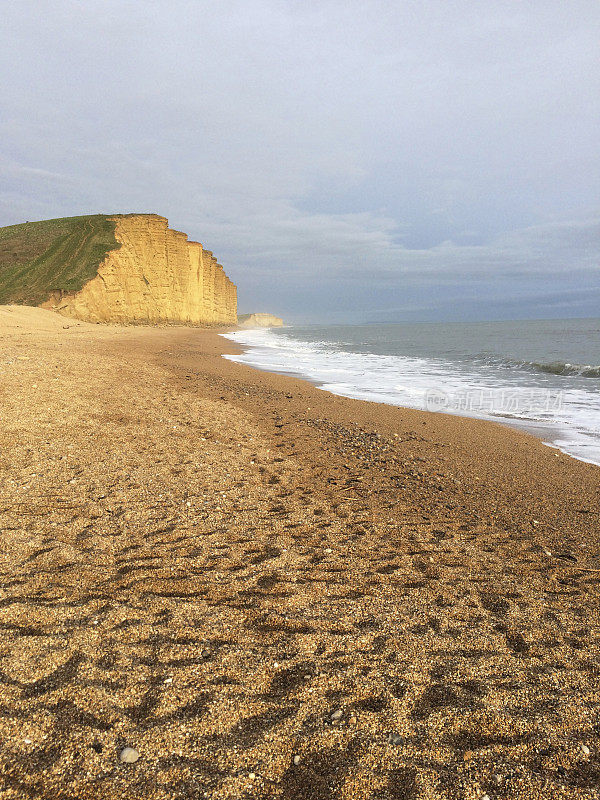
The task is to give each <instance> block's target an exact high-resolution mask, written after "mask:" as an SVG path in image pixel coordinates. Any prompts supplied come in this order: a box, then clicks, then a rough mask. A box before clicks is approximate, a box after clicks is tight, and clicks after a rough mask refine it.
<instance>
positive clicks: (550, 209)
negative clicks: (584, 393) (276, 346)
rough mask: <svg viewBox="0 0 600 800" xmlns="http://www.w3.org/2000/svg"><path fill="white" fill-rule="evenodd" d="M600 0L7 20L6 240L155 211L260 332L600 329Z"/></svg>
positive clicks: (58, 6) (246, 7) (108, 12)
mask: <svg viewBox="0 0 600 800" xmlns="http://www.w3.org/2000/svg"><path fill="white" fill-rule="evenodd" d="M599 42H600V2H598V0H569V2H565V1H564V0H557V1H555V0H414V1H413V0H389V1H388V0H369V2H365V1H364V0H360V2H357V1H355V0H302V1H300V0H298V1H297V0H281V1H276V0H242V1H241V2H237V0H231V1H230V0H220V2H215V0H211V1H210V2H203V0H197V1H196V2H185V1H184V0H85V2H81V0H35V1H34V2H31V0H3V3H2V26H1V30H0V68H1V70H2V76H3V80H2V81H1V82H0V84H1V85H0V226H2V225H10V224H13V223H17V222H23V221H25V220H34V219H47V218H53V217H61V216H70V215H78V214H92V213H99V212H102V213H128V212H155V213H158V214H161V215H163V216H166V217H168V218H169V222H170V225H171V227H174V228H176V229H178V230H183V231H185V232H186V233H188V234H189V236H190V238H192V239H196V240H199V241H201V242H202V243H203V244H205V245H206V246H207V247H208V248H209V249H210V250H212V251H213V252H214V253H215V254H216V255H217V257H218V258H219V261H220V262H221V263H222V264H223V266H224V268H225V271H226V273H227V274H228V275H229V276H230V277H231V278H232V280H234V282H235V283H236V284H237V285H238V296H239V310H240V313H241V312H252V311H268V312H271V313H275V314H278V315H279V316H282V317H284V318H285V319H286V320H287V321H290V322H326V321H331V322H335V323H337V322H354V321H355V322H378V321H405V320H407V321H419V320H462V319H464V320H471V319H522V318H540V317H541V318H543V317H546V318H548V317H581V316H600V147H599V146H598V142H599V141H600V46H599Z"/></svg>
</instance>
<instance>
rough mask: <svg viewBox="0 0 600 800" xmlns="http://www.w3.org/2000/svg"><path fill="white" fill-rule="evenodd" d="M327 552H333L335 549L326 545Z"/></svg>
mask: <svg viewBox="0 0 600 800" xmlns="http://www.w3.org/2000/svg"><path fill="white" fill-rule="evenodd" d="M325 552H326V553H333V550H332V549H331V547H326V548H325Z"/></svg>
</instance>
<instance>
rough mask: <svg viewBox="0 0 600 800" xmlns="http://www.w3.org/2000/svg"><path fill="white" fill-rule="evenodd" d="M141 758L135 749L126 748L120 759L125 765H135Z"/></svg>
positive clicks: (122, 751)
mask: <svg viewBox="0 0 600 800" xmlns="http://www.w3.org/2000/svg"><path fill="white" fill-rule="evenodd" d="M139 757H140V754H139V753H138V751H137V750H134V749H133V747H124V748H123V750H121V754H120V755H119V759H120V760H121V761H122V762H123V764H135V762H136V761H137V760H138V758H139Z"/></svg>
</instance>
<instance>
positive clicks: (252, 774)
mask: <svg viewBox="0 0 600 800" xmlns="http://www.w3.org/2000/svg"><path fill="white" fill-rule="evenodd" d="M248 777H249V778H250V780H251V781H253V780H254V779H255V778H256V775H255V774H254V773H253V772H251V773H250V775H248Z"/></svg>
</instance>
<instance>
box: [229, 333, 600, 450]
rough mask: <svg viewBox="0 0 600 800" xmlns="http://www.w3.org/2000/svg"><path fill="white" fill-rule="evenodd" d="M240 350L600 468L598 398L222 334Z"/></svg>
mask: <svg viewBox="0 0 600 800" xmlns="http://www.w3.org/2000/svg"><path fill="white" fill-rule="evenodd" d="M224 336H225V337H226V338H228V339H232V340H233V341H235V342H237V343H238V344H241V345H243V346H244V347H245V348H246V350H245V351H244V352H243V353H242V354H240V355H227V356H225V358H228V359H230V360H231V361H237V362H239V363H242V364H248V365H249V366H253V367H257V368H259V369H263V370H268V371H271V372H280V373H284V374H287V375H295V376H297V377H302V378H306V379H308V380H310V381H312V382H313V383H315V384H316V385H317V386H318V387H319V388H321V389H324V390H326V391H330V392H332V393H334V394H338V395H341V396H343V397H350V398H354V399H358V400H371V401H374V402H378V403H387V404H389V405H397V406H404V407H407V408H415V409H425V410H431V411H443V412H445V413H450V414H459V415H461V416H472V417H478V418H482V419H494V420H496V421H505V422H511V423H512V424H515V425H520V426H526V427H527V428H528V429H530V430H534V431H535V430H538V432H539V433H540V435H541V436H542V438H544V439H546V440H548V442H549V443H551V444H552V445H553V446H554V447H557V448H558V449H560V450H562V451H563V452H565V453H568V454H569V455H572V456H574V457H575V458H578V459H580V460H582V461H587V462H590V463H592V464H598V465H600V422H599V421H600V393H598V392H597V391H594V390H593V388H592V389H582V388H566V389H561V391H560V392H558V393H557V392H554V393H553V392H552V391H550V390H549V389H543V388H540V386H539V385H535V384H532V383H528V379H527V374H526V373H523V372H518V373H516V377H515V373H513V375H512V376H511V377H510V378H509V377H507V375H506V372H505V373H504V374H502V373H497V374H494V373H492V372H490V371H489V370H487V371H484V370H478V369H477V367H476V366H475V365H474V367H473V369H468V368H465V365H464V364H461V365H457V364H456V363H452V362H448V361H444V360H441V359H433V358H409V357H406V356H395V355H375V354H369V353H355V352H348V351H347V350H341V349H336V347H335V345H333V344H332V343H331V342H306V341H302V340H301V339H296V338H294V337H292V336H290V335H288V334H285V333H283V332H279V333H274V332H273V331H271V330H269V329H268V328H258V329H254V330H249V331H236V332H233V333H228V334H224Z"/></svg>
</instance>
